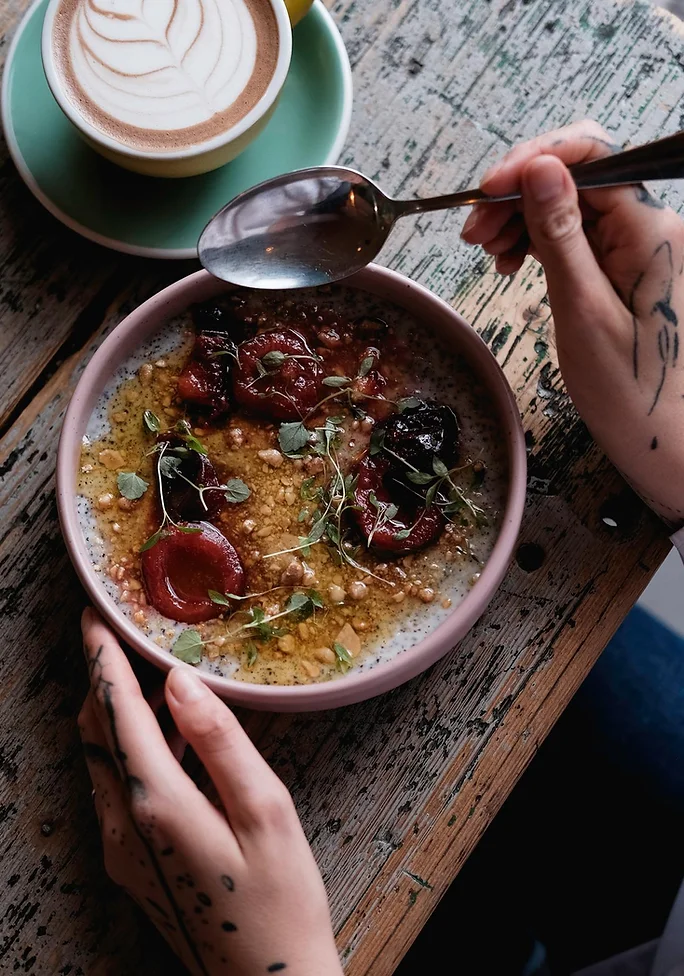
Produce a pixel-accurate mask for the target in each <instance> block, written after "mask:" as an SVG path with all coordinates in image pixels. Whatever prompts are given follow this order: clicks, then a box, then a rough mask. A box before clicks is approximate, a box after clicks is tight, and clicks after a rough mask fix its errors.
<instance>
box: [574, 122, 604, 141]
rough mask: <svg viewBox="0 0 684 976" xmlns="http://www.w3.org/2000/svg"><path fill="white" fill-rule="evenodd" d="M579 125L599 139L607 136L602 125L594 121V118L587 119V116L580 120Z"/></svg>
mask: <svg viewBox="0 0 684 976" xmlns="http://www.w3.org/2000/svg"><path fill="white" fill-rule="evenodd" d="M580 125H581V126H582V128H583V129H584V131H585V132H586V133H588V134H589V135H591V136H598V138H600V139H607V138H608V133H607V132H606V130H605V129H604V128H603V126H602V125H601V124H600V123H599V122H597V121H596V119H589V118H587V119H583V120H582V121H581V122H580Z"/></svg>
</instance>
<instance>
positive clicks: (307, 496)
mask: <svg viewBox="0 0 684 976" xmlns="http://www.w3.org/2000/svg"><path fill="white" fill-rule="evenodd" d="M315 482H316V475H312V477H310V478H305V479H304V481H302V483H301V486H300V488H299V494H300V495H301V496H302V498H303V499H304V500H305V501H307V502H310V501H312V500H313V499H314V498H317V497H318V495H319V493H320V490H321V489H320V488H316V489H315V490H314V491H311V488H312V486H313V485H314V484H315Z"/></svg>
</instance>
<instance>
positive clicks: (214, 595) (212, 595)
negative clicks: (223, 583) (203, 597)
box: [207, 590, 231, 607]
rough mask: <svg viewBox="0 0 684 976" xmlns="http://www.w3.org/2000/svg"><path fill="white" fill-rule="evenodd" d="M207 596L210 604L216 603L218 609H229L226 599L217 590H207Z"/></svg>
mask: <svg viewBox="0 0 684 976" xmlns="http://www.w3.org/2000/svg"><path fill="white" fill-rule="evenodd" d="M207 596H208V597H209V599H210V600H211V602H212V603H218V605H219V606H220V607H229V606H230V605H231V603H230V600H229V599H228V597H227V596H225V595H224V594H223V593H219V591H218V590H207Z"/></svg>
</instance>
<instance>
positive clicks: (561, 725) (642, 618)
mask: <svg viewBox="0 0 684 976" xmlns="http://www.w3.org/2000/svg"><path fill="white" fill-rule="evenodd" d="M682 596H683V598H684V594H683V595H682ZM682 877H684V640H682V639H681V638H679V637H677V636H676V635H674V634H673V633H672V632H671V631H669V630H668V629H667V628H666V627H664V626H662V625H661V624H660V623H659V622H658V621H656V620H655V619H654V618H653V617H651V616H650V615H649V614H648V613H646V612H644V611H643V610H641V609H639V608H635V609H633V610H632V612H631V613H630V614H629V616H628V617H627V618H626V620H625V622H624V623H623V625H622V627H621V628H620V630H619V631H618V632H617V634H616V635H615V637H614V638H613V640H612V641H611V642H610V643H609V645H608V646H607V648H606V650H605V651H604V653H603V655H602V657H601V658H600V660H599V662H598V663H597V665H596V666H595V668H594V669H593V671H592V672H591V674H590V675H589V677H588V678H587V680H586V681H585V682H584V684H583V686H582V688H581V689H580V690H579V692H578V693H577V695H576V696H575V699H574V700H573V702H572V703H571V705H570V706H569V707H568V709H567V710H566V712H565V714H564V715H563V717H562V718H561V719H560V721H559V722H558V724H557V726H556V728H555V729H554V730H553V732H552V733H551V735H550V736H549V737H548V739H547V741H546V742H545V743H544V745H543V746H542V748H541V749H540V751H539V754H538V755H537V757H536V758H535V760H534V762H533V763H532V764H531V766H530V768H529V769H528V771H527V772H526V773H525V775H524V776H523V778H522V780H521V781H520V783H519V784H518V786H517V788H516V789H515V790H514V792H513V793H512V795H511V797H510V798H509V800H508V801H507V802H506V804H505V806H504V808H503V809H502V811H501V813H500V814H499V816H498V817H497V818H496V820H495V821H494V823H493V824H492V826H491V827H490V829H489V830H488V832H487V834H486V835H485V837H484V838H483V840H482V841H481V843H480V844H479V846H478V848H477V850H476V851H475V852H474V854H473V855H472V856H471V858H470V859H469V861H468V862H467V864H466V865H465V867H464V869H463V870H462V871H461V873H460V874H459V876H458V878H457V879H456V881H455V882H454V884H453V885H452V886H451V889H450V890H449V892H448V894H447V895H446V896H445V898H444V899H443V901H442V903H441V904H440V906H439V907H438V909H437V911H436V912H435V913H434V915H433V918H432V919H431V920H430V923H429V924H428V925H427V926H426V928H425V930H424V932H423V933H422V934H421V936H420V938H419V939H418V940H417V942H416V944H415V945H414V946H413V947H412V949H411V951H410V952H409V954H408V955H407V957H406V959H405V961H404V963H402V966H401V967H400V968H399V970H398V973H400V974H401V976H413V974H417V973H419V972H422V971H434V972H443V973H450V972H452V971H453V972H454V973H455V974H456V973H458V974H465V973H468V974H470V973H478V974H480V973H481V974H490V973H491V974H496V976H521V974H522V973H523V972H524V971H525V965H526V961H527V960H528V959H529V957H530V953H531V951H532V947H533V945H534V943H535V941H536V940H538V941H541V942H542V943H543V944H544V946H545V947H546V950H547V955H548V970H547V971H548V972H550V973H552V976H565V974H568V973H571V972H573V971H574V970H575V969H579V968H580V967H582V966H587V965H589V964H591V963H593V962H597V961H599V960H601V959H604V958H606V957H608V956H611V955H614V954H617V953H618V952H621V951H624V950H625V949H627V948H631V947H632V946H635V945H638V944H640V943H642V942H648V941H649V940H651V939H654V938H657V937H659V936H660V934H661V932H662V930H663V927H664V925H665V921H666V918H667V915H668V913H669V909H670V907H671V905H672V902H673V900H674V897H675V895H676V893H677V889H678V887H679V884H680V882H681V880H682ZM449 959H452V960H453V964H454V965H453V969H452V968H450V967H449V966H446V967H445V966H444V961H445V960H449ZM440 964H441V965H440Z"/></svg>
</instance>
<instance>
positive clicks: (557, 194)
mask: <svg viewBox="0 0 684 976" xmlns="http://www.w3.org/2000/svg"><path fill="white" fill-rule="evenodd" d="M522 196H523V210H524V214H525V223H526V225H527V231H528V233H529V235H530V240H531V242H532V245H533V250H534V253H535V255H536V257H537V258H538V259H539V261H540V262H541V263H542V265H543V266H544V271H545V272H546V282H547V286H548V290H549V298H550V299H551V304H552V306H553V305H557V307H562V303H569V304H570V307H572V308H575V309H576V308H577V304H578V300H579V302H580V304H584V303H583V302H582V298H583V297H584V296H586V298H587V299H588V300H589V301H591V300H592V299H596V297H598V296H599V295H601V294H602V293H603V294H605V293H606V290H609V291H610V292H612V290H613V289H612V286H611V285H610V282H609V281H608V279H607V277H606V276H605V274H604V273H603V271H602V270H601V268H600V267H599V265H598V263H597V261H596V258H595V257H594V252H593V251H592V249H591V245H590V244H589V241H588V240H587V238H586V236H585V233H584V230H583V228H582V214H581V212H580V207H579V199H578V196H577V188H576V186H575V184H574V182H573V179H572V177H571V176H570V173H569V172H568V169H567V167H566V166H565V164H564V163H562V162H561V160H560V159H558V158H557V157H556V156H551V155H541V156H535V158H534V159H531V160H530V162H529V163H528V164H527V165H526V166H525V168H524V169H523V171H522ZM587 304H588V302H587Z"/></svg>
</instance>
